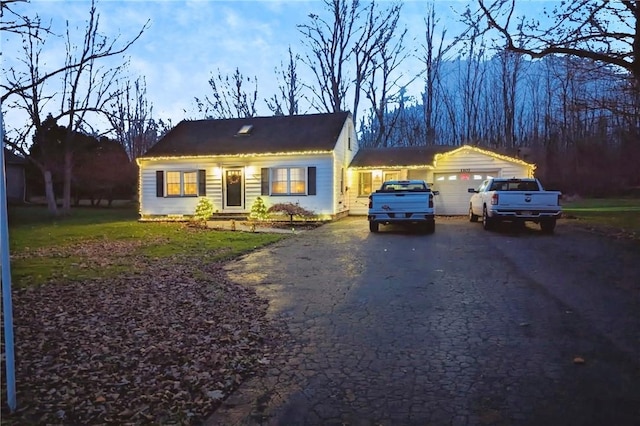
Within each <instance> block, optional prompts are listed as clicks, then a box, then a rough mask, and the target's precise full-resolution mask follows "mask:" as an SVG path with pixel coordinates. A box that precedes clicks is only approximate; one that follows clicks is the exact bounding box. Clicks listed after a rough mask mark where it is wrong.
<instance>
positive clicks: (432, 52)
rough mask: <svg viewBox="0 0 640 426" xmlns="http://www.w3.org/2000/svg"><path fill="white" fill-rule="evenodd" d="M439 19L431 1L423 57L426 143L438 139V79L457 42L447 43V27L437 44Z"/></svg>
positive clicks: (428, 8) (427, 14)
mask: <svg viewBox="0 0 640 426" xmlns="http://www.w3.org/2000/svg"><path fill="white" fill-rule="evenodd" d="M438 22H439V20H438V19H436V12H435V5H434V4H433V3H430V4H429V5H428V6H427V11H426V17H425V19H424V24H425V39H424V42H425V43H424V45H423V46H422V50H423V56H422V57H421V60H422V63H423V64H424V83H425V92H424V95H423V97H422V101H423V107H424V122H425V132H426V141H425V142H426V144H427V145H431V144H434V143H435V140H436V129H435V123H436V121H437V112H438V111H437V110H438V105H439V104H438V102H437V100H438V95H439V93H438V86H439V85H438V81H439V79H440V73H441V70H442V62H443V61H444V60H445V55H446V54H447V52H449V50H450V49H451V48H452V47H453V46H454V45H455V43H456V42H457V40H456V41H454V42H453V43H451V44H449V45H445V43H444V40H445V37H446V34H447V31H446V29H443V30H442V32H441V33H440V40H439V41H438V43H437V46H436V30H437V25H438Z"/></svg>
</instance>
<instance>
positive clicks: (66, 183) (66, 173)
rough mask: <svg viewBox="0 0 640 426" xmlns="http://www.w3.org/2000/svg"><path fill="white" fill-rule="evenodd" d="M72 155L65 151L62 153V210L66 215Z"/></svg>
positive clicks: (69, 208)
mask: <svg viewBox="0 0 640 426" xmlns="http://www.w3.org/2000/svg"><path fill="white" fill-rule="evenodd" d="M72 160H73V153H72V152H70V151H67V152H65V153H64V189H63V194H62V195H63V196H62V210H63V211H64V212H65V213H68V212H69V211H70V210H71V177H72V172H73V170H72V163H73V161H72Z"/></svg>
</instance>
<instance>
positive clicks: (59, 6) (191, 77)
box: [2, 0, 553, 130]
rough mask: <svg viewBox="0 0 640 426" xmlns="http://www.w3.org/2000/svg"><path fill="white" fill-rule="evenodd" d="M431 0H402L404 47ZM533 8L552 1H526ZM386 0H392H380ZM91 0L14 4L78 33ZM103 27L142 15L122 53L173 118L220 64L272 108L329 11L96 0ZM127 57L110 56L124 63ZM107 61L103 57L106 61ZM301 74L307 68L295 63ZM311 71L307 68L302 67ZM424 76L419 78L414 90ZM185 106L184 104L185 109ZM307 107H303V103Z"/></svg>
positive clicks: (410, 67)
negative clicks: (281, 72)
mask: <svg viewBox="0 0 640 426" xmlns="http://www.w3.org/2000/svg"><path fill="white" fill-rule="evenodd" d="M430 3H431V2H430V1H424V0H416V1H405V2H403V8H402V15H401V16H402V22H401V27H406V28H407V29H408V36H407V42H406V44H407V48H408V49H409V50H413V49H417V48H419V47H420V45H421V44H422V42H423V40H424V17H425V14H426V10H427V7H428V5H429V4H430ZM528 3H529V4H533V5H534V6H535V7H537V8H538V9H540V10H541V9H542V7H543V6H549V5H552V4H553V2H542V1H540V2H528ZM378 4H379V5H380V6H389V5H390V4H391V2H390V1H379V2H378ZM435 4H436V8H437V9H436V10H437V13H438V18H439V19H440V24H439V27H440V28H441V29H442V28H447V34H448V35H450V36H451V37H453V36H455V35H456V34H457V33H458V32H460V31H461V29H462V24H460V22H459V21H460V19H459V17H458V13H459V12H461V11H463V10H464V8H465V7H466V5H467V4H468V2H467V1H449V0H447V1H444V0H442V1H441V0H436V1H435ZM89 8H90V2H89V1H85V0H73V1H72V0H60V1H44V0H32V1H31V3H30V4H26V5H23V6H20V5H18V6H15V9H16V10H17V11H20V10H24V11H27V10H28V12H25V13H28V14H29V15H33V14H36V13H37V14H38V15H39V16H40V17H41V18H42V20H43V22H45V23H46V22H51V26H52V29H53V30H54V31H55V32H56V33H57V34H60V35H61V34H63V33H64V25H65V21H66V20H68V21H69V25H70V28H71V29H72V31H75V33H76V34H77V35H78V37H81V36H82V35H83V30H84V27H85V23H86V20H87V18H88V16H89ZM97 9H98V12H99V14H100V27H99V28H100V32H101V33H102V34H104V35H107V36H109V37H110V38H113V37H116V36H119V37H120V39H121V40H122V41H123V42H124V41H125V40H129V39H130V38H132V37H133V36H134V35H135V34H136V33H137V32H138V31H139V30H140V29H141V28H142V27H143V26H144V25H145V23H146V22H147V20H149V21H150V23H149V25H150V26H149V28H148V29H147V30H146V31H145V32H144V34H143V35H142V37H141V39H140V40H138V41H137V42H136V43H135V44H134V45H133V46H132V47H131V48H130V49H129V50H128V51H127V52H126V54H125V55H124V56H125V57H126V58H128V59H129V61H130V67H129V74H130V75H131V77H132V80H133V79H135V78H136V77H137V76H144V77H145V78H146V83H147V92H148V100H149V101H150V102H151V103H152V104H153V108H154V109H153V116H154V118H156V119H159V118H162V119H168V118H170V119H171V120H172V122H173V123H174V124H177V123H178V122H179V121H180V120H182V119H183V118H185V116H186V117H189V118H193V117H195V116H196V115H197V110H196V108H195V102H194V97H196V96H199V97H203V95H206V94H209V93H210V92H211V90H210V88H209V85H208V80H209V78H210V77H211V75H212V73H217V70H218V69H220V71H221V72H222V73H223V74H231V73H232V72H233V71H234V70H235V68H236V67H237V68H239V70H240V72H241V73H242V74H244V75H245V76H250V77H254V76H255V77H257V80H258V98H259V101H258V112H259V114H260V115H271V112H270V111H269V110H268V109H267V107H266V105H265V103H264V101H263V99H264V98H269V97H271V96H272V95H273V94H275V93H276V85H277V79H276V78H275V71H274V70H275V68H276V67H278V66H279V65H280V63H281V62H286V61H287V59H288V53H287V51H288V49H289V46H291V48H292V50H293V52H294V53H300V54H302V53H304V50H303V46H302V45H301V40H302V35H301V34H300V32H299V30H298V28H297V27H296V26H297V25H299V24H305V23H308V22H309V18H308V15H309V14H310V13H316V14H319V15H320V16H326V15H325V11H324V4H323V3H322V2H321V1H319V0H315V1H216V0H209V1H187V2H185V1H134V0H131V1H108V0H98V1H97ZM2 36H3V39H2V58H3V69H5V70H6V69H7V68H8V67H10V66H11V65H14V64H15V60H16V58H17V57H18V56H19V54H21V53H22V52H21V48H20V45H21V41H20V39H19V37H17V36H15V35H12V34H3V35H2ZM64 52H65V48H64V38H63V37H62V36H59V37H49V38H48V39H47V42H46V44H45V47H44V49H43V54H42V59H41V62H42V63H43V64H44V65H43V68H46V69H47V70H50V69H54V67H59V66H60V65H61V64H62V63H63V61H64ZM125 57H121V58H118V59H117V60H114V61H113V63H114V64H115V63H121V62H123V61H124V60H125ZM105 64H106V63H103V65H105ZM417 69H419V64H418V63H417V62H416V60H415V59H412V60H409V61H407V62H406V65H405V69H404V70H403V75H404V78H406V79H411V78H413V77H414V76H415V74H416V70H417ZM298 71H299V73H301V74H302V76H303V78H304V76H305V74H307V73H308V71H307V68H306V66H305V65H304V64H299V70H298ZM307 76H308V77H309V75H308V74H307ZM420 88H421V83H416V85H415V90H416V93H415V94H418V93H419V90H420ZM3 108H4V110H5V111H6V112H7V115H6V116H5V122H6V125H7V128H8V129H7V130H10V128H11V127H12V126H14V125H15V123H14V122H12V120H16V118H15V115H12V111H7V108H8V105H6V104H5V105H3ZM184 111H187V113H186V114H185V112H184ZM303 112H304V111H303Z"/></svg>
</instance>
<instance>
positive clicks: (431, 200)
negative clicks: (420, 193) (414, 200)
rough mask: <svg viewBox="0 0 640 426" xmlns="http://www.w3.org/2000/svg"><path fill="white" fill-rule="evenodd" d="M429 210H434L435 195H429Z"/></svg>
mask: <svg viewBox="0 0 640 426" xmlns="http://www.w3.org/2000/svg"><path fill="white" fill-rule="evenodd" d="M429 208H433V194H431V193H430V194H429Z"/></svg>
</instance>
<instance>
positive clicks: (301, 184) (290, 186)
mask: <svg viewBox="0 0 640 426" xmlns="http://www.w3.org/2000/svg"><path fill="white" fill-rule="evenodd" d="M306 192H307V180H306V170H305V168H304V167H280V168H274V169H271V194H273V195H304V194H306Z"/></svg>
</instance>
